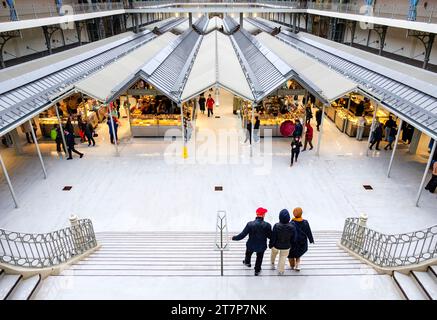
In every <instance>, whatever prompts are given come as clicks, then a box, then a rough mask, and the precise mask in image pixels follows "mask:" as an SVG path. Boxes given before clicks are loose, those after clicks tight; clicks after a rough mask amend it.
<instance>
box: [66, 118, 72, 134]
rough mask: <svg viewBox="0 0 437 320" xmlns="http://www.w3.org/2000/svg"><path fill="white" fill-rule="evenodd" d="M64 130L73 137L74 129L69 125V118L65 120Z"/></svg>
mask: <svg viewBox="0 0 437 320" xmlns="http://www.w3.org/2000/svg"><path fill="white" fill-rule="evenodd" d="M65 130H67V131H68V132H71V133H72V134H73V135H74V127H73V124H72V123H71V116H69V117H68V119H67V123H66V124H65Z"/></svg>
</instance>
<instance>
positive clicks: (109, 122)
mask: <svg viewBox="0 0 437 320" xmlns="http://www.w3.org/2000/svg"><path fill="white" fill-rule="evenodd" d="M112 120H113V121H114V131H115V139H116V141H117V142H118V134H117V133H118V119H117V118H116V117H114V116H112ZM107 124H108V127H109V137H110V139H111V143H112V144H114V143H115V142H114V132H113V128H112V121H111V117H110V116H108V121H107Z"/></svg>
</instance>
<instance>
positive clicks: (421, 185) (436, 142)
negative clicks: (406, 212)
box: [416, 140, 437, 207]
mask: <svg viewBox="0 0 437 320" xmlns="http://www.w3.org/2000/svg"><path fill="white" fill-rule="evenodd" d="M436 147H437V140H435V141H434V144H433V146H432V150H431V154H430V155H429V159H428V162H427V164H426V168H425V173H424V174H423V178H422V182H421V183H420V188H419V192H417V197H416V207H418V206H419V201H420V197H421V196H422V192H423V188H424V186H425V182H426V176H427V175H428V170H429V167H430V166H431V161H432V157H433V156H434V153H435V150H436Z"/></svg>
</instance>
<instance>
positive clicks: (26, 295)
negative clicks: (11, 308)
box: [7, 275, 41, 300]
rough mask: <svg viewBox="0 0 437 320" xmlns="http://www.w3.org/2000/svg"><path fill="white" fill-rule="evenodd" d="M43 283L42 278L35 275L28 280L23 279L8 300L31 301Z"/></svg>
mask: <svg viewBox="0 0 437 320" xmlns="http://www.w3.org/2000/svg"><path fill="white" fill-rule="evenodd" d="M40 283H41V276H40V275H35V276H33V277H30V278H28V279H21V280H20V282H19V283H18V284H17V285H16V286H15V288H14V290H12V292H11V293H10V294H9V296H8V298H7V300H29V299H30V298H31V297H32V295H33V294H34V293H35V291H36V290H37V288H38V286H39V284H40Z"/></svg>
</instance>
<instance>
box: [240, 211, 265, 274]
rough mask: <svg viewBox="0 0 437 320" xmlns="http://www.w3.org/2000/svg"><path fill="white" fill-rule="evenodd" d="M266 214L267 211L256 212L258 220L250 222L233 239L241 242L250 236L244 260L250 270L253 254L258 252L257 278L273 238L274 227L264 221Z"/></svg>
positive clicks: (256, 263)
mask: <svg viewBox="0 0 437 320" xmlns="http://www.w3.org/2000/svg"><path fill="white" fill-rule="evenodd" d="M266 212H267V209H264V208H258V209H257V210H256V219H255V220H254V221H250V222H248V223H247V225H246V227H245V228H244V230H243V231H242V232H241V233H240V234H239V235H236V236H233V237H232V240H234V241H239V240H243V239H244V238H245V237H246V236H247V235H249V240H247V242H246V256H245V259H244V260H243V264H244V265H245V266H247V267H249V268H250V267H251V263H250V262H251V261H250V260H251V258H252V254H253V253H254V252H256V262H255V275H256V276H257V275H259V273H260V272H261V265H262V262H263V257H264V252H265V251H266V249H267V239H270V238H271V236H272V226H271V225H270V223H268V222H265V221H264V216H265V214H266Z"/></svg>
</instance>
